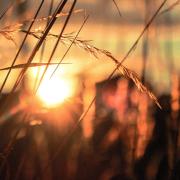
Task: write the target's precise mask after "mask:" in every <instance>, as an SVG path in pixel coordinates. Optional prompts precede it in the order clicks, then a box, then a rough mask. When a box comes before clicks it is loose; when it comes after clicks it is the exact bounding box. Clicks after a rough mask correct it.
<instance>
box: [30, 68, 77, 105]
mask: <svg viewBox="0 0 180 180" xmlns="http://www.w3.org/2000/svg"><path fill="white" fill-rule="evenodd" d="M43 70H44V68H43V67H41V69H40V73H39V75H40V76H41V75H42V72H43ZM52 72H53V68H49V70H48V71H47V72H46V75H45V77H44V79H43V81H42V83H41V85H40V87H39V89H38V91H37V94H36V95H37V97H38V98H39V99H40V100H41V101H42V102H43V105H44V106H46V107H56V106H57V105H59V104H61V103H63V102H64V101H65V100H66V99H67V98H69V97H71V96H72V95H73V89H74V88H73V82H72V79H69V78H68V79H67V78H64V77H63V74H62V72H61V74H57V75H54V76H53V77H52V78H50V75H51V73H52ZM32 75H33V77H34V78H35V77H36V75H37V69H36V68H34V70H33V71H32Z"/></svg>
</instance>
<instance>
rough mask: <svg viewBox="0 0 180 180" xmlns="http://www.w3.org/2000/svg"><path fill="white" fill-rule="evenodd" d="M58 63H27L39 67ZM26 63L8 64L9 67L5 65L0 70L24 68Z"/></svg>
mask: <svg viewBox="0 0 180 180" xmlns="http://www.w3.org/2000/svg"><path fill="white" fill-rule="evenodd" d="M57 64H59V63H49V64H48V63H31V64H29V66H28V67H39V66H47V65H57ZM60 64H71V63H60ZM26 65H27V63H25V64H17V65H14V66H10V67H5V68H1V69H0V71H5V70H9V69H20V68H24V67H26Z"/></svg>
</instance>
